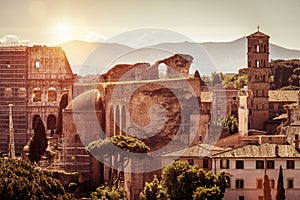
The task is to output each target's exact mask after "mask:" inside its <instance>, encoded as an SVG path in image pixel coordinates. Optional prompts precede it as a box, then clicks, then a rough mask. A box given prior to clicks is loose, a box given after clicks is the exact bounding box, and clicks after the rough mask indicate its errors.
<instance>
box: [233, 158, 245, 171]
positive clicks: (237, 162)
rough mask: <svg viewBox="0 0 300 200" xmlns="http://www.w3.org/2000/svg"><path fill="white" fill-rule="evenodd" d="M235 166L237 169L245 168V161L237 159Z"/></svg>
mask: <svg viewBox="0 0 300 200" xmlns="http://www.w3.org/2000/svg"><path fill="white" fill-rule="evenodd" d="M235 168H236V169H244V161H243V160H237V161H235Z"/></svg>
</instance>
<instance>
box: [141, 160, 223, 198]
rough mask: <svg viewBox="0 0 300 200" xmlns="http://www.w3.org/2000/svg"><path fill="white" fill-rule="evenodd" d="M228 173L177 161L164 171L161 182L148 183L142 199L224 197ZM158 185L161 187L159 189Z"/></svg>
mask: <svg viewBox="0 0 300 200" xmlns="http://www.w3.org/2000/svg"><path fill="white" fill-rule="evenodd" d="M226 183H227V180H226V175H225V172H221V173H219V174H217V175H215V174H213V173H212V172H205V171H204V170H203V169H200V168H199V167H198V166H196V165H189V164H188V163H187V162H181V161H175V162H173V163H172V164H170V165H169V166H167V167H166V168H165V169H164V171H163V179H162V180H161V183H157V180H155V178H154V180H153V181H152V182H151V183H149V184H147V183H146V186H145V188H144V191H143V193H141V195H140V197H142V198H141V199H147V200H151V199H160V200H161V199H172V200H173V199H174V200H177V199H178V200H182V199H183V200H190V199H212V198H213V199H216V200H221V199H222V198H223V197H224V192H225V189H226ZM158 186H161V189H160V190H158Z"/></svg>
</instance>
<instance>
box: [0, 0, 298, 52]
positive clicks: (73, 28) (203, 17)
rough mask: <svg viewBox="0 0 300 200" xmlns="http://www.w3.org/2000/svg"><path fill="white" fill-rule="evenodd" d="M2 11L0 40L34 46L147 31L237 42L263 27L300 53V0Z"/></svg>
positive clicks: (4, 6) (81, 4)
mask: <svg viewBox="0 0 300 200" xmlns="http://www.w3.org/2000/svg"><path fill="white" fill-rule="evenodd" d="M0 11H1V20H0V26H1V31H0V38H3V37H4V36H5V35H16V36H18V38H19V39H20V40H29V41H30V44H47V45H56V44H59V43H62V42H66V41H69V40H88V41H102V40H104V39H106V38H111V37H113V36H116V35H118V34H121V33H124V32H127V31H131V30H135V29H140V28H148V27H154V28H161V29H167V30H171V31H175V32H178V33H180V34H182V35H184V36H186V37H188V38H190V39H192V40H193V41H196V42H208V41H218V42H219V41H232V40H235V39H237V38H239V37H241V36H244V35H245V33H250V32H254V31H255V30H256V27H257V25H260V26H261V30H262V31H264V32H267V33H269V34H270V35H272V38H271V42H272V43H274V44H277V45H280V46H283V47H286V48H290V49H300V41H299V35H300V27H299V26H298V24H299V21H300V15H299V11H300V2H299V1H297V0H288V1H280V0H275V1H259V0H254V1H234V0H228V1H217V0H211V1H206V0H201V1H197V0H190V1H183V0H176V1H172V0H165V1H158V0H154V1H144V0H143V1H140V0H128V1H117V0H111V1H103V0H86V1H80V0H65V1H58V0H44V1H39V0H24V1H21V0H19V1H9V0H3V1H1V8H0ZM160 39H161V40H164V42H168V40H169V38H168V37H165V38H160ZM158 42H160V41H158ZM178 42H180V40H179V41H178ZM181 42H182V41H181ZM153 43H155V41H153Z"/></svg>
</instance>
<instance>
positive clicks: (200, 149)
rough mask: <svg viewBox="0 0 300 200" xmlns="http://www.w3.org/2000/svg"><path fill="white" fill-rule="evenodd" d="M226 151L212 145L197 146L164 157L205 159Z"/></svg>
mask: <svg viewBox="0 0 300 200" xmlns="http://www.w3.org/2000/svg"><path fill="white" fill-rule="evenodd" d="M222 151H224V149H223V148H220V147H217V146H213V145H210V144H196V145H193V146H190V147H188V148H185V149H181V150H178V151H174V152H171V153H167V154H164V155H163V157H203V156H208V155H211V154H215V153H217V152H222Z"/></svg>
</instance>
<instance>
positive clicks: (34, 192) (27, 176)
mask: <svg viewBox="0 0 300 200" xmlns="http://www.w3.org/2000/svg"><path fill="white" fill-rule="evenodd" d="M0 196H1V199H6V200H10V199H20V200H21V199H22V200H23V199H28V200H29V199H36V200H37V199H49V200H52V199H61V200H63V199H74V197H73V195H71V194H69V193H66V192H65V190H64V188H63V186H62V185H61V183H60V182H59V180H57V179H55V178H53V176H52V173H51V172H50V171H45V170H41V169H38V168H35V167H33V166H32V165H31V164H29V163H27V162H25V161H23V160H17V159H3V158H2V159H0Z"/></svg>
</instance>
